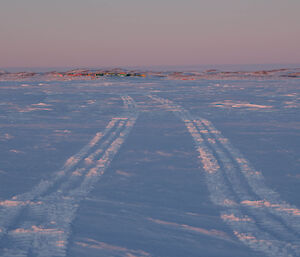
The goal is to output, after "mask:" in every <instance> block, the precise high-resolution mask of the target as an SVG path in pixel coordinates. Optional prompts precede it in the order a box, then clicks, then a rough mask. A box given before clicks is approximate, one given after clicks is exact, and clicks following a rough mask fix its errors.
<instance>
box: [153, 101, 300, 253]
mask: <svg viewBox="0 0 300 257" xmlns="http://www.w3.org/2000/svg"><path fill="white" fill-rule="evenodd" d="M149 97H150V98H152V99H153V100H155V101H157V102H159V103H160V104H162V107H163V108H166V109H168V110H170V111H172V112H174V114H175V115H176V116H178V117H179V118H180V119H181V120H182V121H183V122H184V123H185V125H186V127H187V129H188V131H189V132H190V134H191V135H192V137H193V139H194V142H195V146H196V150H197V151H198V152H199V159H200V160H201V162H202V165H203V169H204V171H205V177H206V182H207V186H208V190H209V191H210V198H211V200H212V202H213V203H214V204H216V205H219V206H222V207H223V211H222V213H221V218H222V219H223V220H224V221H225V222H226V223H227V224H228V225H229V226H230V227H231V229H232V230H233V233H234V234H235V236H236V237H237V238H238V239H239V240H241V241H242V242H243V243H245V244H246V245H248V246H249V247H251V248H252V249H254V250H259V251H261V252H264V253H265V254H266V255H268V256H272V257H275V256H276V257H277V256H282V257H285V256H299V255H300V240H299V239H300V238H299V234H300V230H299V226H300V210H299V209H297V208H296V207H294V206H291V205H289V204H287V203H285V202H284V201H282V200H281V199H280V197H279V195H278V194H277V193H275V192H274V191H272V190H271V189H269V188H268V187H267V186H266V185H265V183H264V181H263V176H262V174H261V173H259V172H257V171H255V169H254V168H253V167H251V165H250V164H249V162H248V161H247V160H246V159H245V158H244V157H243V156H242V155H241V154H240V153H239V151H238V150H237V149H235V148H234V147H233V146H232V145H231V144H230V142H229V140H228V139H226V138H224V137H223V136H222V135H221V132H220V131H218V130H217V129H216V128H215V127H214V126H213V125H212V124H211V122H209V121H207V120H205V119H202V118H194V117H192V116H191V115H190V114H189V112H188V111H187V110H184V109H183V108H182V107H181V106H179V105H176V104H174V103H173V102H172V101H170V100H167V99H163V98H160V97H157V96H153V95H150V96H149ZM233 160H234V161H233Z"/></svg>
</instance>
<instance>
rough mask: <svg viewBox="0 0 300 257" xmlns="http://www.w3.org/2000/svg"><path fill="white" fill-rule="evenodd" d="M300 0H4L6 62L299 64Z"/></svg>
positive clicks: (1, 52)
mask: <svg viewBox="0 0 300 257" xmlns="http://www.w3.org/2000/svg"><path fill="white" fill-rule="evenodd" d="M299 12H300V0H84V1H83V0H1V2H0V67H58V66H111V65H113V66H125V65H131V66H137V65H206V64H249V63H250V64H253V63H257V64H261V63H300V15H299Z"/></svg>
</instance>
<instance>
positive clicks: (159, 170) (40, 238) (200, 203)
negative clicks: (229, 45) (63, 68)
mask: <svg viewBox="0 0 300 257" xmlns="http://www.w3.org/2000/svg"><path fill="white" fill-rule="evenodd" d="M156 75H157V74H156ZM175 75H176V76H170V77H163V76H162V77H159V76H147V77H145V78H144V77H143V78H142V77H124V78H119V77H103V78H100V79H95V80H87V79H82V80H81V79H76V80H59V79H57V80H55V79H51V80H49V79H43V78H41V79H39V80H37V79H35V80H34V79H33V80H23V79H15V80H13V79H10V80H2V81H0V146H1V147H0V155H1V159H0V256H20V257H21V256H22V257H23V256H28V257H38V256H39V257H50V256H56V257H58V256H67V257H71V256H72V257H82V256H91V257H93V256H104V257H109V256H126V257H134V256H135V257H146V256H147V257H148V256H149V257H150V256H153V257H154V256H157V257H158V256H160V257H175V256H178V257H193V256H195V257H199V256H205V257H208V256H218V257H223V256H228V257H229V256H230V257H231V256H239V257H246V256H247V257H250V256H257V257H258V256H260V257H262V256H270V257H285V256H291V257H292V256H293V257H296V256H300V197H299V195H300V156H299V153H300V115H299V112H300V110H299V109H300V80H299V78H295V77H280V78H279V77H278V78H266V79H262V78H256V77H250V78H248V77H247V78H245V77H244V78H243V77H237V78H227V79H222V78H218V77H213V78H201V79H200V78H198V77H197V76H194V77H192V78H193V80H185V79H188V78H190V77H188V76H185V75H184V76H180V77H178V74H175Z"/></svg>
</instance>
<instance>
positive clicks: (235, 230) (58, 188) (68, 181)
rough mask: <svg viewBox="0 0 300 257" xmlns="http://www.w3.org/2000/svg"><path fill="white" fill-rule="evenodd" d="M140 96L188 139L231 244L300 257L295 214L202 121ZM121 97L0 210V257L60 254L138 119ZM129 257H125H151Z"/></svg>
mask: <svg viewBox="0 0 300 257" xmlns="http://www.w3.org/2000/svg"><path fill="white" fill-rule="evenodd" d="M145 96H147V97H148V99H149V100H150V101H151V102H152V104H153V105H155V106H156V108H159V109H160V110H161V111H164V112H171V113H172V114H174V115H175V116H176V117H177V118H178V122H181V123H183V124H184V125H185V127H186V130H187V131H188V132H189V134H190V136H191V137H192V138H193V141H194V146H195V151H196V152H197V155H198V158H199V162H200V163H201V168H199V172H202V173H203V174H204V175H203V176H204V177H205V182H206V185H207V188H208V191H209V194H210V200H211V202H212V203H213V204H214V205H216V206H218V207H220V209H221V212H220V214H219V216H220V219H221V220H223V221H224V223H226V224H227V226H228V227H229V228H230V229H231V231H232V234H233V235H234V237H235V238H236V239H237V240H239V241H241V242H242V243H243V244H245V245H246V246H247V247H249V248H251V249H252V250H254V251H258V252H260V253H262V254H263V255H265V256H270V257H275V256H276V257H286V256H289V257H296V256H300V209H298V208H297V207H295V206H293V205H290V204H288V203H286V202H284V201H283V200H281V198H280V196H279V195H278V194H277V193H276V192H274V191H273V190H272V189H271V188H269V187H267V186H266V184H265V183H264V178H263V176H262V174H261V173H260V172H259V171H256V170H255V168H254V167H253V166H252V165H251V163H249V161H248V160H247V159H246V158H245V157H244V156H243V155H242V154H241V153H240V152H239V150H238V149H236V148H235V147H234V146H233V145H232V144H231V143H230V141H229V140H228V139H227V138H225V137H224V136H223V135H222V133H221V131H219V130H218V129H216V128H215V127H214V125H213V124H212V123H211V122H210V121H209V120H207V119H203V118H201V117H198V116H193V115H192V114H191V113H190V112H189V111H188V110H186V109H184V108H183V107H181V106H180V105H177V104H176V103H174V102H172V101H171V100H168V99H165V98H161V97H159V96H156V95H152V94H146V95H145ZM121 98H122V100H123V103H124V109H125V111H124V113H122V114H121V115H119V116H117V117H114V118H112V119H111V121H110V122H109V123H108V124H107V126H106V128H105V129H104V130H103V131H99V132H98V133H96V135H95V136H94V137H93V138H92V139H91V140H90V141H89V142H88V143H87V144H86V145H85V146H84V147H83V148H82V149H81V150H80V151H79V152H78V153H77V154H75V155H73V156H71V157H70V158H68V159H67V161H66V162H65V164H64V165H63V167H62V168H61V169H60V170H59V171H57V172H56V173H54V175H53V176H52V177H51V178H49V179H48V180H43V181H41V182H40V183H39V184H38V185H36V186H34V187H33V188H32V190H31V191H29V192H27V193H24V194H21V195H17V196H15V197H13V198H12V199H9V200H6V201H3V202H2V203H1V206H0V242H2V243H3V244H4V245H6V246H7V247H5V248H4V249H2V250H0V256H3V257H9V256H19V257H25V256H28V257H38V256H39V257H42V256H43V257H50V256H57V257H58V256H61V257H62V256H66V255H67V250H68V241H69V239H70V236H71V234H72V228H71V225H72V222H73V221H74V219H75V217H76V212H77V210H78V208H79V205H80V203H81V201H82V200H84V199H85V198H86V197H87V196H88V195H89V194H92V190H93V188H94V187H95V185H96V184H97V182H98V181H99V179H101V176H102V175H103V174H104V173H105V171H106V170H107V169H108V167H109V166H110V165H111V163H112V161H113V159H114V157H115V156H116V155H117V153H118V152H119V150H120V149H121V147H122V145H123V144H124V143H125V142H126V138H127V137H128V135H129V133H130V132H131V130H132V128H133V127H134V125H135V123H136V121H137V119H138V117H139V116H140V115H142V112H143V110H141V107H140V106H139V103H138V101H137V103H136V102H135V101H134V100H135V96H134V95H132V96H129V95H123V96H121ZM145 136H146V135H145ZM178 183H180V182H178ZM186 200H187V201H188V199H186ZM156 223H159V222H156ZM160 223H161V225H162V226H163V225H165V224H167V223H165V224H164V223H163V222H162V221H160ZM169 224H171V223H169ZM171 225H172V224H171ZM134 254H135V255H134ZM134 254H132V255H126V256H150V255H148V254H147V253H144V252H134Z"/></svg>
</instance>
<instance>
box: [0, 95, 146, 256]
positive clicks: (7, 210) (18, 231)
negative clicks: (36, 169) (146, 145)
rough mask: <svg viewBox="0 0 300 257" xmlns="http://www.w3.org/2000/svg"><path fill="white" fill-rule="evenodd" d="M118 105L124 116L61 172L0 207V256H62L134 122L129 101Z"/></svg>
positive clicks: (133, 112) (87, 145) (133, 114)
mask: <svg viewBox="0 0 300 257" xmlns="http://www.w3.org/2000/svg"><path fill="white" fill-rule="evenodd" d="M122 100H123V102H124V106H125V111H124V114H123V115H122V116H120V117H115V118H113V119H112V120H111V121H110V122H109V123H108V125H107V126H106V128H105V130H104V131H103V132H98V133H96V135H95V136H94V137H93V138H92V139H91V140H90V142H89V143H87V144H86V145H85V146H84V147H83V148H82V149H81V150H80V151H79V152H78V153H77V154H75V155H73V156H71V157H70V158H68V159H67V161H66V162H65V164H64V165H63V167H62V168H61V170H59V171H58V172H56V173H55V175H53V176H52V177H51V178H49V179H48V180H43V181H41V182H40V183H39V184H38V185H37V186H35V187H34V188H33V189H32V190H31V191H29V192H27V193H24V194H21V195H17V196H14V197H13V198H12V199H9V200H5V201H1V202H0V243H2V246H5V247H4V248H3V249H2V250H0V255H1V256H3V257H4V256H20V257H21V256H41V257H42V256H43V257H47V256H65V255H66V250H67V243H68V239H69V236H70V234H71V224H72V221H73V220H74V218H75V216H76V211H77V209H78V207H79V204H80V202H81V200H83V199H84V198H85V197H86V196H87V195H88V194H89V193H90V192H91V191H92V190H93V188H94V186H95V184H96V183H97V182H98V180H99V179H100V178H101V176H102V175H103V174H104V172H105V170H106V169H107V168H108V166H109V165H110V163H111V161H112V159H113V158H114V156H115V155H116V153H117V152H118V151H119V149H120V147H121V145H122V144H123V143H124V141H125V139H126V137H127V136H128V134H129V132H130V130H131V128H132V127H133V125H134V124H135V121H136V119H137V117H138V111H137V107H136V105H135V103H134V102H133V99H132V98H131V97H129V96H122ZM131 253H132V256H133V254H135V252H134V251H132V252H131ZM137 253H138V252H137ZM141 256H144V255H143V254H142V255H141Z"/></svg>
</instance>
